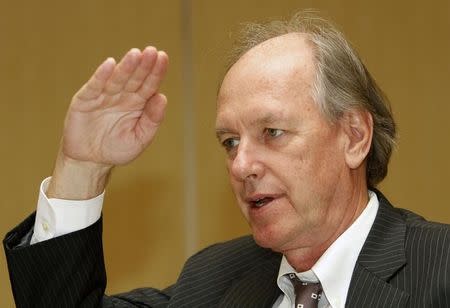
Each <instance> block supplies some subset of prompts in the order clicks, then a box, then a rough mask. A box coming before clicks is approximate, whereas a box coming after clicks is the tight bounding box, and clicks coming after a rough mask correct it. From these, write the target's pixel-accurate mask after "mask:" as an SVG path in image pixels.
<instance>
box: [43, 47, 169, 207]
mask: <svg viewBox="0 0 450 308" xmlns="http://www.w3.org/2000/svg"><path fill="white" fill-rule="evenodd" d="M167 65H168V57H167V54H166V53H164V52H163V51H157V50H156V49H155V48H154V47H147V48H145V49H144V51H142V52H141V51H140V50H139V49H131V50H130V51H129V52H128V53H127V54H126V55H125V56H124V57H123V59H122V60H121V61H120V62H119V63H118V64H116V63H115V61H114V59H112V58H109V59H107V60H106V61H105V62H103V63H102V64H101V65H100V66H99V67H98V68H97V70H96V71H95V73H94V74H93V75H92V77H91V78H90V79H89V81H88V82H87V83H86V84H85V85H83V87H82V88H81V89H80V90H79V91H78V92H77V93H76V94H75V96H74V97H73V99H72V102H71V104H70V107H69V110H68V111H67V115H66V119H65V122H64V132H63V137H62V142H61V148H60V151H59V153H58V157H57V160H56V164H55V169H54V171H53V176H52V179H51V181H50V183H49V186H48V190H47V196H48V197H49V198H62V199H88V198H92V197H94V196H96V195H98V194H99V193H101V192H102V191H103V189H104V187H105V185H106V183H107V179H108V175H109V172H110V170H111V168H112V167H114V166H116V165H123V164H126V163H128V162H130V161H132V160H133V159H135V158H136V157H137V156H138V155H139V154H140V153H142V151H144V149H145V148H146V147H147V146H148V145H149V144H150V143H151V141H152V140H153V137H154V136H155V133H156V131H157V129H158V127H159V124H160V123H161V121H162V119H163V117H164V111H165V107H166V104H167V100H166V97H165V96H164V95H163V94H160V93H159V86H160V84H161V81H162V79H163V78H164V75H165V73H166V70H167Z"/></svg>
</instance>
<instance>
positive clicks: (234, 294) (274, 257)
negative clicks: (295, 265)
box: [219, 253, 281, 308]
mask: <svg viewBox="0 0 450 308" xmlns="http://www.w3.org/2000/svg"><path fill="white" fill-rule="evenodd" d="M280 262H281V254H278V253H272V254H269V255H268V257H267V259H266V260H264V261H263V262H258V263H257V264H255V266H253V267H252V268H251V269H250V270H249V271H247V272H246V273H244V274H243V275H242V277H240V278H239V279H237V280H236V281H235V282H234V283H233V284H232V286H231V287H230V289H229V290H228V291H227V293H226V294H225V296H224V297H223V298H222V300H221V301H220V304H219V307H246V308H252V307H255V308H256V307H258V308H261V307H272V305H273V303H274V302H275V300H276V299H277V298H278V297H279V296H280V294H281V290H280V289H279V288H278V286H277V276H278V270H279V267H280Z"/></svg>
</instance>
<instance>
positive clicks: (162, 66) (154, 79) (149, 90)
mask: <svg viewBox="0 0 450 308" xmlns="http://www.w3.org/2000/svg"><path fill="white" fill-rule="evenodd" d="M168 64H169V57H168V56H167V54H166V53H165V52H164V51H158V58H157V59H156V63H155V65H154V66H153V69H152V71H151V72H150V74H149V75H148V76H147V77H146V78H145V80H144V82H143V83H142V85H141V87H140V88H139V89H138V90H137V93H138V94H139V96H141V97H142V98H143V99H145V100H147V99H149V98H150V97H151V96H153V95H154V94H155V93H156V92H157V91H158V89H159V86H160V84H161V81H162V79H163V78H164V75H165V74H166V71H167V66H168Z"/></svg>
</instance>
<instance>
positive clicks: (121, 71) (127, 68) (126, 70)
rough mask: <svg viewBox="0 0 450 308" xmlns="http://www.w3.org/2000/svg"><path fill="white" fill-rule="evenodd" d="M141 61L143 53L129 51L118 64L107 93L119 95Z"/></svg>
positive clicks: (106, 87) (108, 84) (107, 87)
mask: <svg viewBox="0 0 450 308" xmlns="http://www.w3.org/2000/svg"><path fill="white" fill-rule="evenodd" d="M140 59H141V51H140V50H139V49H137V48H132V49H131V50H130V51H128V52H127V53H126V54H125V56H124V57H123V58H122V60H121V61H120V62H119V64H117V66H116V68H115V70H114V72H113V74H112V76H111V78H109V80H108V82H107V83H106V86H105V92H106V93H107V94H110V95H113V94H117V93H119V92H120V91H121V90H122V89H123V87H124V86H125V84H126V82H127V81H128V79H129V78H130V76H131V75H132V74H133V73H134V71H135V70H136V67H137V66H138V64H139V61H140Z"/></svg>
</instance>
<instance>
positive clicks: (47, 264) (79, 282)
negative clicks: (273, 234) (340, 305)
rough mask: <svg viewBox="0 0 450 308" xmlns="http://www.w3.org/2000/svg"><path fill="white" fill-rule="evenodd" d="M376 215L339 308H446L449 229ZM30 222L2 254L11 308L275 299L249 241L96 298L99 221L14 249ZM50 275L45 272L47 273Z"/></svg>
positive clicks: (264, 263) (213, 249)
mask: <svg viewBox="0 0 450 308" xmlns="http://www.w3.org/2000/svg"><path fill="white" fill-rule="evenodd" d="M377 194H378V197H379V200H380V208H379V211H378V213H377V218H376V219H375V223H374V225H373V227H372V229H371V231H370V233H369V236H368V238H367V240H366V243H365V244H364V247H363V249H362V251H361V253H360V256H359V258H358V261H357V264H356V266H355V270H354V273H353V277H352V281H351V283H350V288H349V292H348V297H347V303H346V307H450V228H449V226H448V225H444V224H437V223H430V222H427V221H425V220H423V219H422V218H421V217H419V216H417V215H415V214H413V213H411V212H409V211H406V210H400V209H395V208H393V207H392V206H391V205H390V204H389V202H388V201H387V200H386V199H385V198H384V197H383V196H382V195H381V194H380V193H379V192H377ZM33 223H34V216H33V215H32V216H30V217H29V218H28V219H26V220H25V221H24V222H23V223H22V224H20V225H19V226H18V227H16V228H15V229H14V230H12V231H11V232H10V233H8V234H7V236H6V238H5V240H4V246H5V251H6V256H7V261H8V267H9V270H10V279H11V284H12V289H13V294H14V298H15V300H16V304H17V307H98V306H103V307H250V308H251V307H272V304H273V303H274V301H275V300H276V299H277V297H278V296H279V295H280V290H279V289H278V287H277V285H276V277H277V273H278V268H279V265H280V262H281V255H280V254H278V253H274V252H272V251H270V250H267V249H263V248H260V247H258V246H257V245H256V244H255V243H254V241H253V240H252V238H251V237H249V236H247V237H242V238H239V239H235V240H232V241H229V242H226V243H222V244H216V245H213V246H210V247H208V248H206V249H204V250H202V251H200V252H199V253H197V254H196V255H194V256H192V257H191V258H189V259H188V261H187V262H186V264H185V266H184V268H183V270H182V272H181V274H180V277H179V279H178V281H177V282H176V283H175V284H174V285H172V286H170V287H169V288H167V289H165V290H156V289H152V288H141V289H136V290H133V291H131V292H127V293H123V294H117V295H114V296H104V295H103V292H104V289H105V285H106V276H105V269H104V263H103V253H102V240H101V230H102V226H101V220H100V221H99V222H97V223H96V224H94V225H92V226H90V227H89V228H86V229H84V230H80V231H78V232H74V233H71V234H68V235H65V236H62V237H58V238H55V239H51V240H48V241H45V242H41V243H38V244H35V245H32V246H26V247H17V245H18V244H19V243H20V239H21V238H23V237H24V235H25V234H26V233H27V232H29V230H30V229H31V228H32V225H33ZM50 268H51V269H52V270H51V271H49V269H50Z"/></svg>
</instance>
